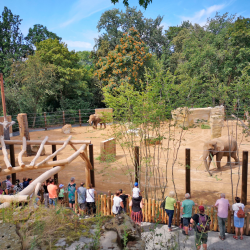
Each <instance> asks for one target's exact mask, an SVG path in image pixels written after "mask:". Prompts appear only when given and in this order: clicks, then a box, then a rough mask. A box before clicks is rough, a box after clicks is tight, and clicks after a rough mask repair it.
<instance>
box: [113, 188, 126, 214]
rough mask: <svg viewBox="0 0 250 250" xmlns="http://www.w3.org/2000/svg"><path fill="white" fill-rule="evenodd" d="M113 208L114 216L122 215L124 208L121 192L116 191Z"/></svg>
mask: <svg viewBox="0 0 250 250" xmlns="http://www.w3.org/2000/svg"><path fill="white" fill-rule="evenodd" d="M113 201H114V203H113V207H112V212H113V214H116V215H117V214H120V213H121V211H122V208H124V205H123V201H122V198H120V191H119V190H118V191H116V193H115V197H114V199H113Z"/></svg>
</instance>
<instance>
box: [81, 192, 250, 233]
mask: <svg viewBox="0 0 250 250" xmlns="http://www.w3.org/2000/svg"><path fill="white" fill-rule="evenodd" d="M76 195H77V193H76ZM76 197H77V196H76ZM113 198H114V195H111V196H109V195H108V196H107V195H106V194H104V195H97V196H96V197H95V201H96V209H97V213H98V214H100V215H103V216H107V215H113V216H114V214H113V213H112V206H113ZM130 200H131V197H130V198H129V199H127V205H126V212H127V214H128V215H129V216H130V215H131V207H129V202H130ZM143 203H144V206H143V208H142V213H143V222H152V223H159V224H168V216H167V213H166V212H165V209H164V210H163V209H162V208H161V203H162V201H159V200H155V199H151V198H149V199H144V198H143ZM199 204H200V205H202V204H203V203H202V201H200V202H199ZM197 212H198V206H194V207H193V214H196V213H197ZM180 214H181V206H180V203H177V204H175V206H174V216H173V221H172V225H175V226H179V225H180ZM205 214H207V215H208V216H209V217H210V219H211V224H210V231H215V232H217V231H220V229H219V225H218V219H217V212H216V210H215V208H214V207H207V206H205ZM233 216H234V215H233V211H230V210H229V211H228V219H227V222H226V231H227V233H234V232H235V229H234V220H233ZM249 222H250V212H248V213H246V215H245V222H244V223H245V224H244V235H250V227H249Z"/></svg>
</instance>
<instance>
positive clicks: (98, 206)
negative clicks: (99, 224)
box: [97, 194, 101, 215]
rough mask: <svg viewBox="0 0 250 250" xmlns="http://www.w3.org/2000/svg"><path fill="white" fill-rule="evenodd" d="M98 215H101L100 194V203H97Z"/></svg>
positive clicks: (99, 198) (99, 200)
mask: <svg viewBox="0 0 250 250" xmlns="http://www.w3.org/2000/svg"><path fill="white" fill-rule="evenodd" d="M97 208H98V213H99V215H101V195H100V194H98V202H97Z"/></svg>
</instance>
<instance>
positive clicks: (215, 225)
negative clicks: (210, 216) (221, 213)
mask: <svg viewBox="0 0 250 250" xmlns="http://www.w3.org/2000/svg"><path fill="white" fill-rule="evenodd" d="M214 231H215V232H217V231H218V218H217V215H215V218H214Z"/></svg>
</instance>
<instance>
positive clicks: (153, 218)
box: [152, 199, 155, 222]
mask: <svg viewBox="0 0 250 250" xmlns="http://www.w3.org/2000/svg"><path fill="white" fill-rule="evenodd" d="M152 222H155V199H152Z"/></svg>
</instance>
